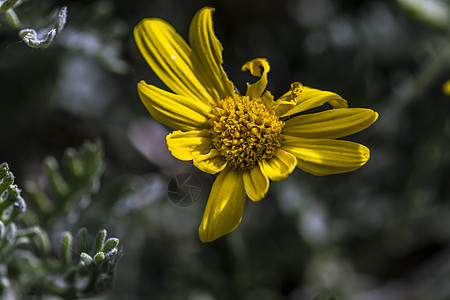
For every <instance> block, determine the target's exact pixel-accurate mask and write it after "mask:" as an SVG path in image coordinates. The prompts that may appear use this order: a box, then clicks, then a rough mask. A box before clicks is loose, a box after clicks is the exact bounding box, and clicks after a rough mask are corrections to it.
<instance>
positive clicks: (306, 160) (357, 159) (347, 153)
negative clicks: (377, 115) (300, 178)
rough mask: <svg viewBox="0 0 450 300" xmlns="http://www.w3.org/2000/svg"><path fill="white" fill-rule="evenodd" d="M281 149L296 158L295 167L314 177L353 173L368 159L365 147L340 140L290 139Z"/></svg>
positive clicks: (368, 155) (368, 153) (284, 142)
mask: <svg viewBox="0 0 450 300" xmlns="http://www.w3.org/2000/svg"><path fill="white" fill-rule="evenodd" d="M282 148H283V149H284V150H286V151H288V152H289V153H291V154H293V155H295V157H297V167H299V168H300V169H302V170H303V171H305V172H308V173H311V174H314V175H331V174H338V173H345V172H350V171H354V170H356V169H358V168H360V167H361V166H362V165H364V164H365V163H366V162H367V161H368V160H369V157H370V151H369V149H368V148H367V147H365V146H363V145H361V144H358V143H354V142H349V141H341V140H330V139H302V138H290V139H287V140H286V141H283V143H282Z"/></svg>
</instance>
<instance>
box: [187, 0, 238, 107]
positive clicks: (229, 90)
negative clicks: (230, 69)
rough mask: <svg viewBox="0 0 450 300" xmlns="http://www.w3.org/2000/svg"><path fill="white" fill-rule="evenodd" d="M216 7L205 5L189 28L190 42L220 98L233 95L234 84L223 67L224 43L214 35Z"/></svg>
mask: <svg viewBox="0 0 450 300" xmlns="http://www.w3.org/2000/svg"><path fill="white" fill-rule="evenodd" d="M213 11H214V8H211V7H204V8H202V9H201V10H199V11H198V12H197V13H196V14H195V16H194V18H193V19H192V22H191V26H190V28H189V44H190V45H191V47H192V50H193V51H194V53H195V54H196V55H197V57H198V58H199V60H200V61H201V63H202V65H203V67H204V69H205V72H206V75H207V77H208V79H209V80H210V82H211V84H210V85H212V86H214V89H215V90H216V91H217V92H218V94H219V97H220V99H225V98H227V97H232V96H233V94H234V85H233V83H232V82H231V81H229V80H228V77H227V74H226V73H225V71H224V70H223V68H222V63H223V60H222V51H223V48H222V44H221V43H220V42H219V40H218V39H217V38H216V36H215V35H214V30H213V22H212V17H211V15H212V12H213Z"/></svg>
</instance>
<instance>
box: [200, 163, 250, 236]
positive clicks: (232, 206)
mask: <svg viewBox="0 0 450 300" xmlns="http://www.w3.org/2000/svg"><path fill="white" fill-rule="evenodd" d="M244 205H245V189H244V182H243V179H242V172H239V171H236V170H235V169H231V168H225V170H223V171H222V172H221V173H220V174H219V176H217V178H216V181H215V182H214V184H213V186H212V189H211V193H210V194H209V199H208V203H207V204H206V208H205V213H204V214H203V219H202V223H201V224H200V228H199V230H198V232H199V236H200V240H201V241H202V242H204V243H206V242H212V241H214V240H215V239H218V238H220V237H221V236H224V235H225V234H227V233H230V232H232V231H233V230H235V229H236V227H238V225H239V223H240V222H241V220H242V215H243V213H244Z"/></svg>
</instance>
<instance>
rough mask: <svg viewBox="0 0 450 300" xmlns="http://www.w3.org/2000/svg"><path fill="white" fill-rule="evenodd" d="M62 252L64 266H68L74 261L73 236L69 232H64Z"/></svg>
mask: <svg viewBox="0 0 450 300" xmlns="http://www.w3.org/2000/svg"><path fill="white" fill-rule="evenodd" d="M60 252H61V259H62V261H63V264H64V266H68V265H69V264H70V263H71V261H72V234H71V233H70V232H68V231H66V232H63V236H62V241H61V249H60Z"/></svg>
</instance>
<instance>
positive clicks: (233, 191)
mask: <svg viewBox="0 0 450 300" xmlns="http://www.w3.org/2000/svg"><path fill="white" fill-rule="evenodd" d="M213 11H214V9H213V8H209V7H205V8H202V9H201V10H200V11H198V12H197V13H196V15H195V16H194V18H193V20H192V23H191V26H190V29H189V44H187V43H186V42H185V40H184V39H183V38H182V37H181V36H180V35H178V34H177V33H176V32H175V30H174V29H173V27H172V26H170V25H169V24H168V23H166V22H164V21H163V20H161V19H144V20H142V21H141V22H140V23H139V24H138V25H137V26H136V27H135V29H134V36H135V40H136V44H137V46H138V48H139V50H140V51H141V53H142V55H143V56H144V58H145V60H146V61H147V63H148V64H149V65H150V67H151V68H152V69H153V71H154V72H155V73H156V75H157V76H158V77H159V78H160V79H161V80H162V81H163V82H164V84H165V85H166V86H167V87H168V88H169V89H171V90H172V92H173V93H171V92H167V91H165V90H162V89H160V88H158V87H156V86H153V85H148V84H146V83H145V82H144V81H141V82H139V83H138V92H139V96H140V98H141V100H142V102H143V103H144V105H145V106H146V107H147V109H148V111H149V112H150V114H151V115H152V116H153V118H154V119H155V120H157V121H158V122H160V123H162V124H164V125H167V126H169V127H171V128H173V129H174V130H175V131H173V132H172V133H171V134H169V135H168V136H167V138H166V142H167V146H168V148H169V150H170V151H171V153H172V155H173V156H175V157H176V158H178V159H180V160H193V163H194V165H195V166H196V167H197V168H198V169H200V170H202V171H204V172H206V173H209V174H217V173H219V175H218V176H217V178H216V179H215V182H214V184H213V186H212V189H211V193H210V196H209V199H208V202H207V205H206V208H205V212H204V215H203V219H202V222H201V225H200V228H199V235H200V239H201V240H202V241H203V242H209V241H213V240H215V239H217V238H219V237H221V236H223V235H225V234H227V233H229V232H231V231H233V230H234V229H236V227H237V226H238V225H239V223H240V222H241V219H242V215H243V211H244V204H245V198H246V196H248V197H249V198H250V199H251V200H253V201H259V200H261V199H262V198H264V196H265V195H266V193H267V191H268V189H269V180H273V181H277V180H283V179H284V178H286V177H287V176H288V175H289V174H290V173H291V172H292V171H293V170H294V168H295V167H296V166H297V167H298V168H300V169H302V170H304V171H306V172H308V173H311V174H314V175H329V174H337V173H344V172H349V171H353V170H356V169H358V168H359V167H361V166H362V165H364V164H365V163H366V162H367V160H368V159H369V149H368V148H366V147H365V146H363V145H360V144H358V143H354V142H350V141H344V140H338V139H339V138H341V137H344V136H347V135H350V134H353V133H356V132H359V131H361V130H363V129H365V128H367V127H369V126H370V125H371V124H372V123H373V122H375V120H376V119H377V117H378V114H377V113H376V112H374V111H373V110H370V109H364V108H348V106H347V101H345V100H344V99H342V98H341V97H340V96H339V95H337V94H335V93H332V92H326V91H321V90H317V89H313V88H309V87H305V86H303V85H302V84H300V83H298V82H295V83H293V84H291V86H290V89H289V91H288V92H286V93H285V94H284V95H282V96H281V97H280V98H279V99H277V100H276V101H274V98H273V97H272V95H271V94H270V92H268V91H266V90H265V89H266V86H267V73H268V72H269V70H270V66H269V63H268V62H267V60H266V59H264V58H256V59H253V60H251V61H249V62H247V63H246V64H244V65H243V67H242V70H243V71H250V73H251V74H252V75H253V76H256V77H259V80H258V81H257V82H255V83H253V84H248V86H247V91H246V93H245V94H240V93H239V92H238V91H237V90H236V89H235V88H234V85H233V83H232V82H231V81H229V80H228V77H227V75H226V73H225V72H224V70H223V68H222V45H221V44H220V42H219V41H218V40H217V38H216V37H215V35H214V32H213V27H212V18H211V15H212V12H213ZM325 103H328V104H329V105H330V106H331V107H332V109H329V110H324V111H321V112H314V113H304V112H306V111H308V110H310V109H312V108H316V107H319V106H322V105H323V104H325Z"/></svg>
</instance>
